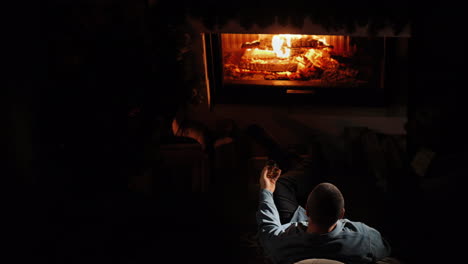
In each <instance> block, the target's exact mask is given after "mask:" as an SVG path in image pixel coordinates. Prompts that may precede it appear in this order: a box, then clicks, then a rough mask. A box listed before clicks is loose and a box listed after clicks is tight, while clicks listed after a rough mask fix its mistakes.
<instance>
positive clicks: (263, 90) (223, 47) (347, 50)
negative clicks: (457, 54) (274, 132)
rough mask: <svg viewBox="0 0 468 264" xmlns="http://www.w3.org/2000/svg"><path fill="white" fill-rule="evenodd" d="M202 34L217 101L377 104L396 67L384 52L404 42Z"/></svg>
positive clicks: (386, 39) (383, 100)
mask: <svg viewBox="0 0 468 264" xmlns="http://www.w3.org/2000/svg"><path fill="white" fill-rule="evenodd" d="M204 37H205V47H206V52H205V54H206V63H207V66H208V67H207V69H208V79H209V84H210V91H211V93H212V97H213V98H215V103H255V104H259V103H268V104H271V103H275V104H278V103H280V104H281V103H288V104H290V103H307V104H326V105H359V106H364V105H369V106H381V105H383V104H385V93H386V87H385V86H386V84H388V82H387V80H386V78H387V75H388V73H389V71H395V70H396V71H398V69H397V68H395V67H393V68H392V69H390V68H389V67H391V66H392V65H391V64H389V63H388V61H392V59H390V60H389V59H388V58H387V57H388V55H389V52H390V55H391V54H392V53H393V52H394V51H389V50H388V48H389V47H391V46H401V45H399V44H395V43H396V42H398V43H399V42H401V41H402V40H403V41H407V38H393V40H389V38H386V37H377V36H375V37H370V36H348V35H311V34H239V33H235V34H232V33H206V34H204ZM395 40H396V42H395ZM404 53H405V54H404V55H403V56H407V51H405V52H404ZM392 74H393V73H390V76H392ZM393 75H394V74H393ZM397 75H398V74H397ZM400 75H401V74H400Z"/></svg>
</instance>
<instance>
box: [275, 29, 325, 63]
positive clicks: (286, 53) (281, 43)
mask: <svg viewBox="0 0 468 264" xmlns="http://www.w3.org/2000/svg"><path fill="white" fill-rule="evenodd" d="M304 36H305V35H293V34H278V35H274V36H273V38H272V40H271V46H272V47H273V51H274V52H275V53H276V56H277V57H278V58H282V59H287V58H289V57H290V56H291V42H292V40H294V41H297V40H300V39H301V38H303V37H304ZM312 37H313V38H314V39H315V40H317V41H318V42H321V43H322V44H323V45H324V46H329V44H328V43H327V41H326V40H325V38H324V37H322V38H320V37H318V36H312Z"/></svg>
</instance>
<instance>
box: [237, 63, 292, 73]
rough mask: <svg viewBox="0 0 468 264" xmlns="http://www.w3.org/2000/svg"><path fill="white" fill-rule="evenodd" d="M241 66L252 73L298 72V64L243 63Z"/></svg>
mask: <svg viewBox="0 0 468 264" xmlns="http://www.w3.org/2000/svg"><path fill="white" fill-rule="evenodd" d="M239 66H240V68H243V69H247V70H251V71H269V72H295V71H296V70H297V63H291V62H280V61H278V62H270V63H253V62H241V63H240V65H239Z"/></svg>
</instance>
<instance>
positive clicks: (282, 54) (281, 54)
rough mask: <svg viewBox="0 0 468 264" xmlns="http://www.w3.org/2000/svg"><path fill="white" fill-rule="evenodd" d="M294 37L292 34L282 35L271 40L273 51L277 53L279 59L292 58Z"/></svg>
mask: <svg viewBox="0 0 468 264" xmlns="http://www.w3.org/2000/svg"><path fill="white" fill-rule="evenodd" d="M292 36H293V35H291V34H281V35H275V36H273V39H272V40H271V46H273V50H274V51H275V53H276V56H277V57H278V58H289V56H291V38H292ZM284 42H286V47H283V46H284Z"/></svg>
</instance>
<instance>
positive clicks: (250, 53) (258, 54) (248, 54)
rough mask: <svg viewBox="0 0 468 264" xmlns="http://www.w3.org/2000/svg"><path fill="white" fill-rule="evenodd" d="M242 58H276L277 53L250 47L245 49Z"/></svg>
mask: <svg viewBox="0 0 468 264" xmlns="http://www.w3.org/2000/svg"><path fill="white" fill-rule="evenodd" d="M242 58H243V59H260V60H268V59H275V58H276V53H275V52H274V51H272V50H261V49H248V50H246V51H245V53H244V55H243V56H242Z"/></svg>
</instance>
